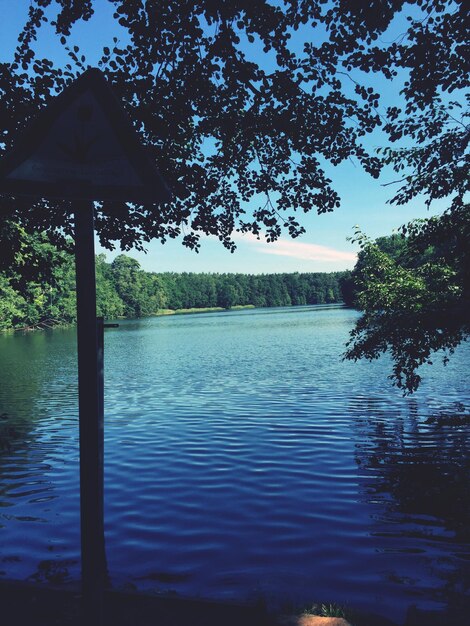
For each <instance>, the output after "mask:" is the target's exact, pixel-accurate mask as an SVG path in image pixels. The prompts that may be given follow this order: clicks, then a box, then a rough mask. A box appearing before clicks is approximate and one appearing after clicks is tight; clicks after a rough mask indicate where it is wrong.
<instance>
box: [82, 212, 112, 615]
mask: <svg viewBox="0 0 470 626" xmlns="http://www.w3.org/2000/svg"><path fill="white" fill-rule="evenodd" d="M93 211H94V207H93V202H92V201H88V200H86V201H82V202H77V205H76V209H75V269H76V279H77V345H78V401H79V422H80V423H79V433H80V529H81V560H82V609H83V615H82V623H83V624H87V626H102V624H103V592H104V581H105V576H106V559H105V547H104V521H103V410H102V398H101V397H100V391H102V385H101V384H100V372H99V361H98V358H99V356H98V349H99V342H98V328H97V321H96V280H95V249H94V225H93ZM100 388H101V389H100Z"/></svg>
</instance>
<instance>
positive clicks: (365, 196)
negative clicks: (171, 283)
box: [0, 0, 445, 273]
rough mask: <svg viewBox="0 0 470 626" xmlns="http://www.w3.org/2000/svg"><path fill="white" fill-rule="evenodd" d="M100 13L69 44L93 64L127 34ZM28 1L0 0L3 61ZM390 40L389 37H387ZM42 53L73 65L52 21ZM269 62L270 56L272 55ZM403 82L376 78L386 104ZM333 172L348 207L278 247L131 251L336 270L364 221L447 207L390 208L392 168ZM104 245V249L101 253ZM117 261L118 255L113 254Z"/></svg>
mask: <svg viewBox="0 0 470 626" xmlns="http://www.w3.org/2000/svg"><path fill="white" fill-rule="evenodd" d="M98 6H99V10H98V11H97V12H96V13H95V15H94V16H93V18H92V19H91V20H90V21H89V22H88V23H83V24H80V25H77V26H75V27H74V28H73V30H72V34H71V37H70V40H69V41H70V43H71V44H72V45H74V44H76V45H79V46H80V49H81V52H82V53H83V54H85V56H86V58H87V62H88V63H89V64H90V65H93V64H95V63H96V62H97V59H98V58H99V56H100V51H101V50H102V47H103V46H106V45H108V46H110V47H112V38H113V36H118V37H122V33H119V28H118V29H116V26H115V24H113V23H112V19H111V16H112V7H111V6H110V5H109V3H108V2H107V1H106V0H101V1H100V2H99V3H98ZM28 7H29V0H0V15H2V20H1V22H0V42H1V44H0V61H9V60H11V59H12V55H13V51H14V48H15V46H16V40H17V36H18V34H19V32H20V30H21V27H22V25H23V23H24V21H25V18H26V16H27V11H28ZM398 22H399V23H397V24H395V25H394V27H393V28H394V31H392V32H391V33H390V38H393V37H394V36H395V35H396V34H398V33H399V32H403V20H402V19H401V18H399V20H398ZM308 34H309V33H308V31H306V29H303V30H302V31H300V32H299V33H297V34H296V35H295V38H294V39H293V45H294V46H300V45H301V44H302V39H303V38H304V37H308ZM387 40H388V34H387ZM37 50H38V55H39V56H40V57H42V56H43V57H49V58H52V59H57V61H58V62H60V63H67V62H69V59H68V58H66V56H65V54H64V51H63V49H62V47H61V46H60V44H59V43H58V41H57V38H56V37H55V36H54V35H53V32H52V29H51V27H50V26H48V25H47V26H46V27H45V28H44V29H43V30H42V32H41V35H40V37H39V40H38V42H37ZM267 63H268V64H269V59H267ZM400 82H401V81H399V80H396V81H395V82H394V83H385V81H384V80H383V79H382V80H381V81H380V83H379V82H378V79H377V78H375V85H374V83H372V85H373V86H375V87H376V88H377V89H378V90H379V92H381V93H383V94H384V95H385V101H386V104H387V105H389V104H391V102H393V101H394V100H396V99H397V97H398V92H399V89H400ZM368 141H369V146H373V147H378V146H380V145H383V143H385V140H384V139H383V138H382V137H381V136H380V134H375V135H374V136H373V137H371V138H369V140H368ZM326 172H327V174H328V176H329V177H330V178H331V179H332V180H333V185H334V187H335V189H336V190H337V191H338V192H339V194H340V196H341V200H342V203H341V207H340V208H338V209H336V210H335V211H334V212H333V213H328V214H323V215H317V214H316V213H314V212H311V213H310V214H306V215H303V216H302V218H301V221H302V224H303V225H304V227H305V229H306V233H305V234H304V235H303V236H302V237H300V238H298V239H296V240H291V239H289V238H287V237H283V238H282V239H281V240H279V241H278V242H276V243H274V244H272V243H271V244H268V243H265V242H263V241H258V240H256V238H254V237H253V236H241V235H240V236H237V237H236V243H237V247H238V249H237V251H236V252H235V253H233V254H231V253H230V252H229V251H227V250H226V249H225V248H224V247H223V246H222V244H221V243H220V242H219V241H218V240H217V239H215V238H209V237H206V238H204V239H203V240H202V245H201V250H200V252H199V254H196V253H195V252H192V251H189V250H187V249H186V248H184V247H183V246H182V245H181V241H180V240H176V241H170V242H167V243H166V244H165V245H162V244H160V243H159V242H157V241H154V242H151V243H150V244H148V246H147V254H144V253H141V252H137V251H134V250H133V251H131V252H129V253H128V254H129V255H130V256H133V257H134V258H136V259H138V260H139V262H140V263H141V266H142V267H143V268H144V269H146V270H148V271H157V272H162V271H178V272H179V271H194V272H244V273H272V272H295V271H298V272H329V271H337V270H343V269H350V268H352V267H353V266H354V263H355V254H356V252H357V246H355V245H353V244H351V243H350V242H348V241H347V238H348V237H350V236H351V235H352V234H353V228H354V226H355V225H356V224H358V225H359V226H360V227H361V228H362V230H364V231H365V232H366V233H367V234H368V235H369V236H371V237H378V236H381V235H387V234H390V233H391V232H392V231H393V230H394V229H396V228H398V227H399V226H400V225H401V224H403V223H406V222H408V221H409V220H411V219H413V218H418V217H428V216H429V215H430V214H436V213H438V212H439V211H440V210H442V209H443V208H445V207H444V206H443V205H440V206H439V205H437V204H436V205H435V206H433V207H432V208H431V213H430V212H429V211H428V210H427V209H426V208H425V206H424V202H422V201H419V200H414V201H412V202H410V203H409V204H408V205H406V206H405V207H398V206H390V205H389V204H387V200H388V199H390V198H391V196H392V195H393V190H394V187H393V186H392V187H390V186H388V187H387V186H386V187H384V186H383V184H384V183H387V182H390V181H391V180H394V178H395V177H394V173H393V172H392V171H384V172H383V174H382V176H381V178H380V179H379V180H375V179H373V178H371V177H370V176H369V175H368V174H366V173H365V172H364V171H363V170H362V168H361V167H360V166H359V165H358V164H354V163H352V162H351V161H346V162H344V163H342V164H341V165H339V166H336V167H333V166H327V167H326ZM101 251H102V249H101V248H100V247H99V245H98V246H97V252H101ZM107 256H108V258H109V259H110V260H111V259H112V258H113V257H114V256H115V253H108V252H107Z"/></svg>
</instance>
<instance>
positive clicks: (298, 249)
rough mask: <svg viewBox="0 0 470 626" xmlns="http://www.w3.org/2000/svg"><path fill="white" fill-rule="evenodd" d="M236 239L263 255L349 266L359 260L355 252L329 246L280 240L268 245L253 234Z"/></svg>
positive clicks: (242, 235) (239, 236) (241, 235)
mask: <svg viewBox="0 0 470 626" xmlns="http://www.w3.org/2000/svg"><path fill="white" fill-rule="evenodd" d="M235 238H236V239H237V240H238V241H240V242H246V243H248V244H250V245H251V246H253V247H254V248H255V250H256V251H257V252H261V253H262V254H274V255H277V256H287V257H291V258H293V259H301V260H303V261H322V262H324V263H325V262H326V263H338V262H340V261H342V262H346V263H347V264H348V265H353V264H354V263H355V262H356V260H357V254H356V253H355V252H344V251H343V250H335V248H329V247H328V246H322V245H320V244H316V243H304V242H303V241H296V240H295V239H292V240H289V239H278V240H277V241H273V242H272V243H267V242H266V241H265V240H264V239H257V238H256V236H255V235H253V234H252V233H246V234H240V235H238V236H236V237H235Z"/></svg>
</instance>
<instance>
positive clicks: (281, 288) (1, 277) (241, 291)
mask: <svg viewBox="0 0 470 626" xmlns="http://www.w3.org/2000/svg"><path fill="white" fill-rule="evenodd" d="M12 228H19V227H14V226H13V227H12ZM17 235H18V236H19V239H22V240H23V245H22V246H20V245H19V246H18V249H17V250H16V251H14V253H12V254H11V257H10V259H9V263H8V266H5V264H3V267H2V268H1V269H2V271H0V330H6V329H10V328H18V327H20V328H21V327H24V326H35V325H38V324H39V325H40V324H43V323H45V325H47V324H48V321H49V320H50V321H51V324H54V323H56V322H63V323H73V322H74V321H75V314H76V313H75V307H76V294H75V266H74V258H73V254H72V252H71V251H63V250H59V249H57V248H56V247H54V246H53V245H52V244H50V243H49V242H48V241H47V239H46V238H45V237H43V236H41V235H35V236H31V235H26V233H24V232H18V233H17ZM4 261H5V259H4ZM348 278H349V272H334V273H305V274H304V273H291V274H287V273H285V274H262V275H247V274H212V273H210V274H209V273H208V274H196V273H186V272H184V273H175V272H168V273H162V274H157V273H154V272H146V271H144V270H143V269H142V268H141V267H140V264H139V262H138V261H136V260H135V259H133V258H131V257H128V256H126V255H124V254H121V255H119V256H117V257H116V258H115V259H114V260H113V262H112V263H108V262H107V261H106V257H105V255H104V254H99V255H97V257H96V282H97V285H96V296H97V314H98V315H102V316H104V317H105V318H108V319H111V318H118V317H129V318H134V317H143V316H147V315H154V314H156V313H158V312H159V311H162V310H164V309H172V310H178V309H193V308H208V307H221V308H225V309H228V308H230V307H233V306H239V305H242V306H243V305H253V306H256V307H273V306H291V305H305V304H324V303H334V302H341V301H343V299H344V298H343V290H344V289H345V288H346V287H347V285H348Z"/></svg>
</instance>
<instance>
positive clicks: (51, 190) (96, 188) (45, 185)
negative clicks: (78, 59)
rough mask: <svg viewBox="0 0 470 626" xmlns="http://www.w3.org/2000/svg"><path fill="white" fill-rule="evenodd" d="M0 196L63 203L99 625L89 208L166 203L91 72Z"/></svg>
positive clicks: (160, 184)
mask: <svg viewBox="0 0 470 626" xmlns="http://www.w3.org/2000/svg"><path fill="white" fill-rule="evenodd" d="M0 193H7V194H10V195H21V196H23V195H26V196H32V197H35V198H50V199H54V198H56V199H65V200H72V201H73V202H72V207H73V212H74V214H75V267H76V279H77V338H78V392H79V393H78V395H79V436H80V527H81V557H82V558H81V561H82V598H83V623H86V624H87V625H89V626H92V625H93V626H99V625H101V624H102V621H103V587H104V582H105V578H106V557H105V546H104V519H103V395H102V394H103V386H102V379H100V370H101V368H100V341H99V339H100V337H99V334H98V333H99V332H101V330H100V331H98V330H97V321H96V281H95V252H94V225H93V220H94V205H93V201H94V200H121V201H130V202H138V203H153V204H157V203H162V202H167V201H169V200H170V199H171V194H170V192H169V190H168V188H167V186H166V184H165V182H164V181H163V179H162V177H161V176H160V173H159V172H158V170H157V169H156V168H155V167H154V166H153V165H152V164H151V163H150V161H149V160H148V158H147V155H146V153H145V151H144V149H143V147H142V145H141V143H140V140H139V137H138V135H137V133H136V132H135V130H134V129H133V127H132V124H131V123H130V122H129V120H128V118H127V117H126V115H125V114H124V112H123V110H122V108H121V106H120V104H119V103H118V101H117V100H116V98H115V96H114V95H113V93H112V91H111V89H110V88H109V86H108V84H107V82H106V80H105V78H104V75H103V74H102V73H101V72H100V71H99V70H97V69H91V70H87V71H86V72H85V73H84V74H82V76H80V77H79V78H78V79H77V80H76V81H75V82H74V83H72V84H71V85H70V86H69V87H68V88H67V89H65V90H64V91H63V93H62V94H60V95H59V96H57V97H55V98H54V99H52V100H51V102H50V104H49V105H48V106H47V107H46V108H45V109H43V110H41V111H40V112H39V114H38V117H37V119H36V120H35V121H34V122H33V123H32V125H31V126H30V128H28V129H27V130H25V131H24V132H23V133H22V136H21V137H20V138H19V139H18V141H17V143H16V144H15V148H14V150H12V151H11V153H10V154H8V155H7V156H5V157H4V158H3V159H2V160H0Z"/></svg>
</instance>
